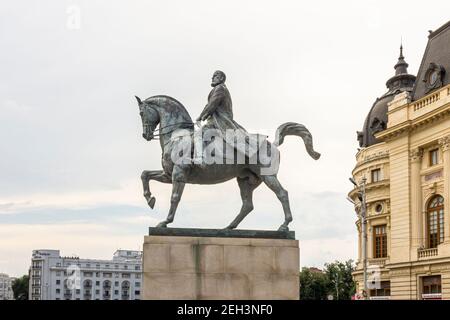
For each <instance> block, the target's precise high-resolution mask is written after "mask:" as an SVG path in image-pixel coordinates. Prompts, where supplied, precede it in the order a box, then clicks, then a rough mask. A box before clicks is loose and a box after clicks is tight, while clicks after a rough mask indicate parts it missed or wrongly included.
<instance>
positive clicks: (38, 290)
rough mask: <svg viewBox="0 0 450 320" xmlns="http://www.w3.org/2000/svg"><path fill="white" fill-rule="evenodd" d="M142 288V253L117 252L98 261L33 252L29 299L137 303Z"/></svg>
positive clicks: (43, 251)
mask: <svg viewBox="0 0 450 320" xmlns="http://www.w3.org/2000/svg"><path fill="white" fill-rule="evenodd" d="M141 285H142V252H141V251H131V250H117V251H116V252H115V253H114V256H113V258H112V260H97V259H80V258H79V257H61V256H60V252H59V250H33V254H32V258H31V268H30V284H29V299H30V300H139V299H140V297H141Z"/></svg>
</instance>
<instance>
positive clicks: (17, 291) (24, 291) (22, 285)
mask: <svg viewBox="0 0 450 320" xmlns="http://www.w3.org/2000/svg"><path fill="white" fill-rule="evenodd" d="M29 281H30V277H29V276H27V275H25V276H22V277H20V278H17V279H15V280H14V281H13V283H12V284H11V286H12V289H13V292H14V299H16V300H28V283H29Z"/></svg>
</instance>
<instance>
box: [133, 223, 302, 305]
mask: <svg viewBox="0 0 450 320" xmlns="http://www.w3.org/2000/svg"><path fill="white" fill-rule="evenodd" d="M143 251H144V252H143V288H142V295H143V298H144V299H146V300H150V299H152V300H153V299H190V300H207V299H224V300H228V299H233V300H237V299H243V300H249V299H268V300H271V299H299V269H300V268H299V246H298V240H294V232H287V233H286V232H278V231H253V230H226V231H225V230H212V229H177V228H150V232H149V236H145V239H144V247H143Z"/></svg>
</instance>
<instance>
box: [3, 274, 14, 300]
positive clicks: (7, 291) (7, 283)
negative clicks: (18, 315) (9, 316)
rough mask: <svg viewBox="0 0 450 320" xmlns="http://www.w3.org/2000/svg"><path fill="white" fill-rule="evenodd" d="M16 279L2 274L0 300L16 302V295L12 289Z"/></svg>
mask: <svg viewBox="0 0 450 320" xmlns="http://www.w3.org/2000/svg"><path fill="white" fill-rule="evenodd" d="M13 280H14V278H11V277H9V276H8V275H7V274H5V273H0V300H14V294H13V290H12V287H11V284H12V282H13Z"/></svg>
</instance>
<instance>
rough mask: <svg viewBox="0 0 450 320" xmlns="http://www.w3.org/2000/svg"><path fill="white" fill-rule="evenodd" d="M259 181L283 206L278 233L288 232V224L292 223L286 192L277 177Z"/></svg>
mask: <svg viewBox="0 0 450 320" xmlns="http://www.w3.org/2000/svg"><path fill="white" fill-rule="evenodd" d="M261 179H262V180H263V181H264V183H265V184H266V185H267V186H268V187H269V188H270V190H272V191H273V192H274V193H275V194H276V195H277V197H278V199H279V200H280V202H281V204H282V205H283V211H284V223H283V224H282V225H281V226H280V227H279V228H278V231H288V230H289V228H288V224H289V223H290V222H291V221H292V214H291V208H290V206H289V196H288V192H287V191H286V190H284V189H283V187H282V186H281V184H280V181H278V178H277V176H261Z"/></svg>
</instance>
